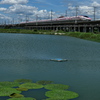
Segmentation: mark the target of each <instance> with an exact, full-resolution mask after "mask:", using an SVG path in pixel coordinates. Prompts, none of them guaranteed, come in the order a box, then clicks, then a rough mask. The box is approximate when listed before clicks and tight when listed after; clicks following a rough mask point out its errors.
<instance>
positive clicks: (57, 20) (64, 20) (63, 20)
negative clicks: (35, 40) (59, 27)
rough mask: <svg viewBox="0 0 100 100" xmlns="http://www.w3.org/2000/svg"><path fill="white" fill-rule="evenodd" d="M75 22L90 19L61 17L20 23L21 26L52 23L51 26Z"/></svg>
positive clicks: (89, 19) (88, 18)
mask: <svg viewBox="0 0 100 100" xmlns="http://www.w3.org/2000/svg"><path fill="white" fill-rule="evenodd" d="M75 21H77V22H78V21H91V18H90V17H88V16H72V17H64V16H61V17H59V18H55V19H52V20H51V19H47V20H37V21H28V22H21V24H25V23H27V24H33V25H35V24H38V25H42V24H50V23H51V22H52V24H59V23H62V24H63V23H64V24H65V23H67V22H75Z"/></svg>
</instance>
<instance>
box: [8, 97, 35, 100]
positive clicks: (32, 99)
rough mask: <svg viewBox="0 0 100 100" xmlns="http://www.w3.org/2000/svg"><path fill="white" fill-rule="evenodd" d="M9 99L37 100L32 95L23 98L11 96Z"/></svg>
mask: <svg viewBox="0 0 100 100" xmlns="http://www.w3.org/2000/svg"><path fill="white" fill-rule="evenodd" d="M7 100H36V99H35V98H31V97H22V98H10V99H7Z"/></svg>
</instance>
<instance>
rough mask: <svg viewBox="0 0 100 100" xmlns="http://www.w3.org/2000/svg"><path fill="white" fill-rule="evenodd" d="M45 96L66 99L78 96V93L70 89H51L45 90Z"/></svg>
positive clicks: (60, 99)
mask: <svg viewBox="0 0 100 100" xmlns="http://www.w3.org/2000/svg"><path fill="white" fill-rule="evenodd" d="M45 95H46V96H47V97H50V98H51V99H54V100H55V99H58V100H66V99H73V98H76V97H78V96H79V95H78V94H77V93H75V92H72V91H65V90H52V91H47V92H46V94H45Z"/></svg>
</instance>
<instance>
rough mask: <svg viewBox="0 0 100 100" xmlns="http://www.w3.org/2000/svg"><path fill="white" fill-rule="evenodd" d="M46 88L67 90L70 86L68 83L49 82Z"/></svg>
mask: <svg viewBox="0 0 100 100" xmlns="http://www.w3.org/2000/svg"><path fill="white" fill-rule="evenodd" d="M44 88H45V89H49V90H59V89H61V90H65V89H68V88H69V86H68V85H64V84H47V85H45V86H44Z"/></svg>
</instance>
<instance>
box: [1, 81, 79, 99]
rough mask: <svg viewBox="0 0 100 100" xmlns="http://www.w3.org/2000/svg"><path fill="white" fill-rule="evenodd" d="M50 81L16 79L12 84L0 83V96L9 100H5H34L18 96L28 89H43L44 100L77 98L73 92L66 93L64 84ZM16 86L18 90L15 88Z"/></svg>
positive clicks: (66, 86) (66, 87)
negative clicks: (44, 90)
mask: <svg viewBox="0 0 100 100" xmlns="http://www.w3.org/2000/svg"><path fill="white" fill-rule="evenodd" d="M51 83H52V81H45V80H41V81H37V82H36V83H32V81H31V80H28V79H17V80H15V81H14V82H0V96H9V97H11V98H9V99H7V100H36V99H35V98H31V97H29V98H28V97H27V98H26V97H24V95H22V94H20V93H21V92H22V91H28V89H41V88H43V87H44V88H45V89H47V90H48V91H47V92H45V96H47V97H48V98H46V99H44V100H69V99H73V98H76V97H78V96H79V95H78V94H77V93H75V92H72V91H68V90H67V89H68V88H69V86H68V85H64V84H51ZM16 86H18V87H19V88H15V87H16Z"/></svg>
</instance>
